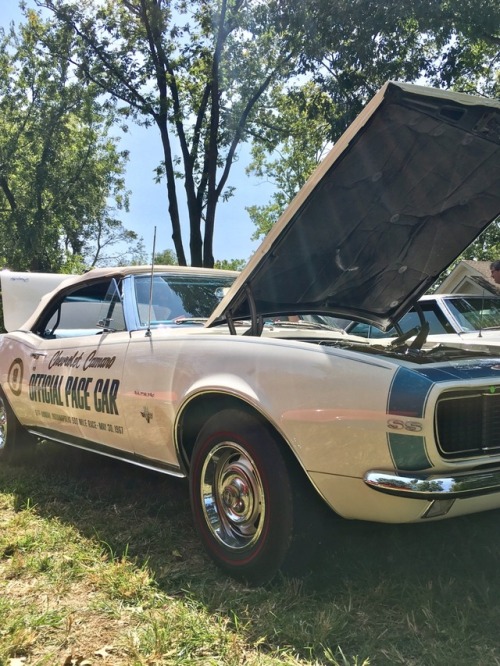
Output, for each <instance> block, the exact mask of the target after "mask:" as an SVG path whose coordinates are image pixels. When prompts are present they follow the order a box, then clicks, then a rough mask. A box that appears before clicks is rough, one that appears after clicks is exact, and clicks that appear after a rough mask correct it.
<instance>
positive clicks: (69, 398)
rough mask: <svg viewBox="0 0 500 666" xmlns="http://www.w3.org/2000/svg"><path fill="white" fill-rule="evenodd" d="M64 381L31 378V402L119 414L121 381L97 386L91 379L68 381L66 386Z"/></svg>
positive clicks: (56, 377)
mask: <svg viewBox="0 0 500 666" xmlns="http://www.w3.org/2000/svg"><path fill="white" fill-rule="evenodd" d="M63 380H64V377H63V375H45V374H36V373H34V374H32V375H31V377H30V381H29V399H30V400H32V401H33V402H41V403H44V404H48V405H60V406H61V407H64V406H66V407H70V408H71V409H84V410H86V411H92V410H94V411H95V412H98V413H99V414H117V415H118V414H119V412H118V405H117V396H118V390H119V388H120V380H119V379H98V380H96V381H95V383H94V379H93V378H92V377H68V378H67V379H66V383H65V384H64V386H63Z"/></svg>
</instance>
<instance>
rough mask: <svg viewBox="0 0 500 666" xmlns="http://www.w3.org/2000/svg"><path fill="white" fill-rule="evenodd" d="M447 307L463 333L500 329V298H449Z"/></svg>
mask: <svg viewBox="0 0 500 666" xmlns="http://www.w3.org/2000/svg"><path fill="white" fill-rule="evenodd" d="M446 305H447V306H448V308H449V310H450V311H451V313H452V314H453V316H454V317H455V319H456V320H457V321H458V323H459V324H460V327H461V328H462V330H463V331H478V330H482V329H485V328H500V298H495V297H494V296H493V297H491V298H482V297H475V298H474V297H460V298H447V299H446Z"/></svg>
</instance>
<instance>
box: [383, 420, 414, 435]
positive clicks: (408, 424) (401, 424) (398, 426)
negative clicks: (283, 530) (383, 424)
mask: <svg viewBox="0 0 500 666" xmlns="http://www.w3.org/2000/svg"><path fill="white" fill-rule="evenodd" d="M387 427H388V428H390V429H391V430H406V431H408V432H420V431H421V430H422V424H421V423H419V422H418V421H406V420H403V419H389V420H388V421H387Z"/></svg>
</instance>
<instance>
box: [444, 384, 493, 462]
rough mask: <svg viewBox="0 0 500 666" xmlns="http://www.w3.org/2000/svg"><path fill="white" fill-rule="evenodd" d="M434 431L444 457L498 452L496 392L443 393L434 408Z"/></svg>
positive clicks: (461, 456)
mask: <svg viewBox="0 0 500 666" xmlns="http://www.w3.org/2000/svg"><path fill="white" fill-rule="evenodd" d="M436 434H437V443H438V447H439V449H440V451H441V453H442V455H443V456H444V457H445V458H463V457H472V456H481V455H492V454H498V453H500V393H490V392H488V391H484V392H480V391H475V392H474V393H472V392H471V393H466V392H463V391H461V392H456V393H453V392H450V393H445V394H444V395H443V396H442V397H441V398H440V399H439V402H438V404H437V407H436Z"/></svg>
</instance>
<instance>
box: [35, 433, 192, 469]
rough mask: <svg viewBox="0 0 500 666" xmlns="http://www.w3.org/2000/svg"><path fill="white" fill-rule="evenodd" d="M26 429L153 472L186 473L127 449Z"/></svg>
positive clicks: (53, 440) (46, 437)
mask: <svg viewBox="0 0 500 666" xmlns="http://www.w3.org/2000/svg"><path fill="white" fill-rule="evenodd" d="M26 430H27V432H29V433H30V434H31V435H35V437H39V438H40V439H42V440H43V439H46V440H49V441H51V442H55V443H56V444H64V445H66V446H72V447H73V448H75V449H82V450H83V451H88V452H89V453H95V454H96V455H99V456H106V457H107V458H113V459H114V460H119V461H121V462H126V463H131V464H132V465H135V466H136V467H142V468H143V469H149V470H151V471H153V472H160V473H161V474H168V475H169V476H175V477H178V478H185V477H186V474H185V473H184V472H183V470H181V469H180V468H179V467H178V466H175V465H171V464H168V463H163V462H161V461H159V460H153V459H152V458H144V457H143V456H138V455H136V454H134V453H131V452H128V451H122V450H121V449H113V448H112V447H110V446H104V445H102V444H97V443H95V442H91V441H88V440H85V439H81V438H79V437H71V436H70V435H67V436H66V437H64V434H63V433H56V432H53V431H50V430H46V429H45V428H26Z"/></svg>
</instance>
